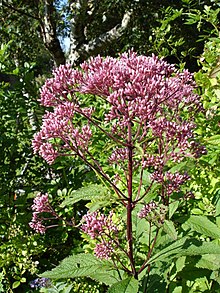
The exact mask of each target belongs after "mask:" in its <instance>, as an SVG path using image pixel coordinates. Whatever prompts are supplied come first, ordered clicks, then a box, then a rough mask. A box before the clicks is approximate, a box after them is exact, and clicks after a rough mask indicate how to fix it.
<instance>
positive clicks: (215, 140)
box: [204, 134, 220, 146]
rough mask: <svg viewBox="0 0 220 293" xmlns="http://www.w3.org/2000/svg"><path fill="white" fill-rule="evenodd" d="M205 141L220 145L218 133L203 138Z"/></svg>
mask: <svg viewBox="0 0 220 293" xmlns="http://www.w3.org/2000/svg"><path fill="white" fill-rule="evenodd" d="M204 140H205V141H206V142H207V143H209V144H212V145H217V146H218V145H220V134H217V135H213V136H211V137H209V138H205V139H204Z"/></svg>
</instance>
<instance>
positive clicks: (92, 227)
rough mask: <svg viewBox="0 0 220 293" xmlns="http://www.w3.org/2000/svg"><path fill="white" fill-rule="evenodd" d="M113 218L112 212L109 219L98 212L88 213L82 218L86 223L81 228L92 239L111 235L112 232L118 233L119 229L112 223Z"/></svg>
mask: <svg viewBox="0 0 220 293" xmlns="http://www.w3.org/2000/svg"><path fill="white" fill-rule="evenodd" d="M112 216H113V213H112V212H110V214H109V216H108V217H106V216H105V215H103V214H100V213H98V212H94V213H90V212H88V213H87V214H86V215H85V216H83V218H82V220H83V221H85V223H84V224H83V225H82V226H81V230H82V231H83V232H85V233H86V234H88V235H89V236H90V237H91V238H92V239H95V238H96V237H98V236H100V235H103V234H107V235H110V234H111V233H112V232H113V233H117V232H118V229H117V227H116V225H115V224H114V223H113V221H112Z"/></svg>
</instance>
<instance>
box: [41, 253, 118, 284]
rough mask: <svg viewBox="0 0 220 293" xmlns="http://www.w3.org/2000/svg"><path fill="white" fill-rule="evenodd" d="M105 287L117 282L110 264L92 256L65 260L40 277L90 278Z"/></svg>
mask: <svg viewBox="0 0 220 293" xmlns="http://www.w3.org/2000/svg"><path fill="white" fill-rule="evenodd" d="M96 274H97V281H99V282H103V283H105V284H106V285H110V284H113V283H115V282H117V281H118V280H119V277H118V275H117V274H116V273H115V269H114V268H113V267H112V264H111V263H110V262H109V261H107V260H100V259H97V258H96V257H95V256H94V255H92V254H77V255H72V256H69V257H67V258H65V259H64V260H63V261H61V263H60V264H59V265H58V266H57V267H55V268H54V269H52V270H51V271H46V272H44V273H43V274H41V275H40V276H41V277H44V278H50V279H63V278H65V279H66V278H76V277H90V276H91V278H92V279H95V280H96Z"/></svg>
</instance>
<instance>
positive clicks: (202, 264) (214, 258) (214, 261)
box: [196, 254, 220, 271]
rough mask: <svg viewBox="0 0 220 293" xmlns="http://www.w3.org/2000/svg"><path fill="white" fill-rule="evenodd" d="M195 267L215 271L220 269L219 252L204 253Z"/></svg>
mask: <svg viewBox="0 0 220 293" xmlns="http://www.w3.org/2000/svg"><path fill="white" fill-rule="evenodd" d="M196 267H197V268H203V269H208V270H212V271H216V270H219V269H220V254H205V255H203V256H202V257H201V258H200V260H199V261H198V262H197V264H196Z"/></svg>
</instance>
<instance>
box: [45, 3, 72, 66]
mask: <svg viewBox="0 0 220 293" xmlns="http://www.w3.org/2000/svg"><path fill="white" fill-rule="evenodd" d="M44 8H45V9H44V15H43V16H42V17H40V19H41V21H40V26H41V35H42V38H43V42H44V44H45V46H46V48H47V49H48V51H49V52H50V54H51V55H52V56H53V59H54V61H55V63H56V65H57V66H58V65H60V64H65V63H66V58H65V55H64V52H63V50H62V48H61V45H60V41H59V39H58V37H57V32H56V21H55V18H54V11H55V8H54V5H53V0H45V2H44Z"/></svg>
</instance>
